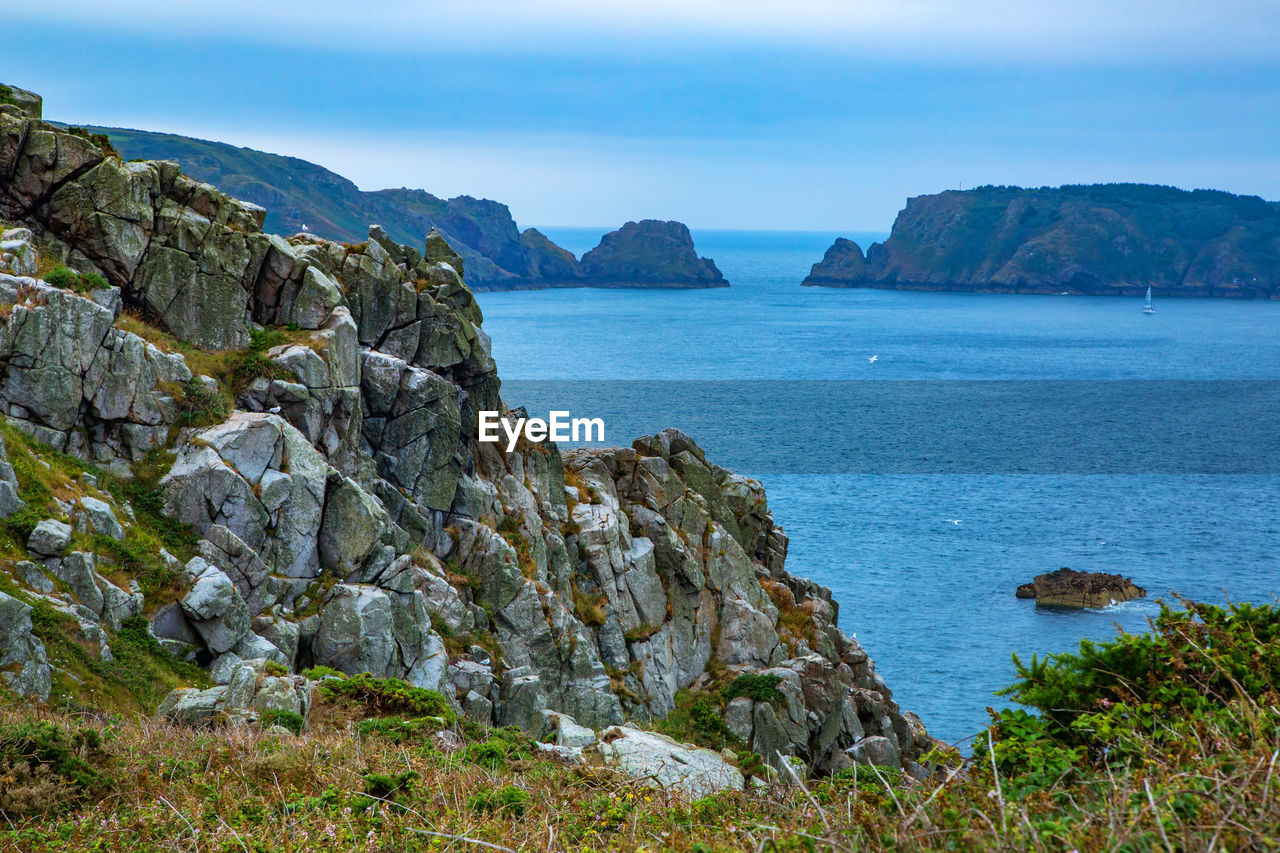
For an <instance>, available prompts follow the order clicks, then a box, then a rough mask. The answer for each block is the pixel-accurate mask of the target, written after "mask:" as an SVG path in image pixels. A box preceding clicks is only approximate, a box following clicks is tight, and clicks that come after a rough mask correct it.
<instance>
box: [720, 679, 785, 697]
mask: <svg viewBox="0 0 1280 853" xmlns="http://www.w3.org/2000/svg"><path fill="white" fill-rule="evenodd" d="M781 683H782V679H781V678H780V677H779V676H776V675H754V674H752V673H743V674H742V675H739V676H738V677H737V678H735V679H734V680H733V682H732V683H731V684H730V685H729V686H728V687H726V688H725V689H724V691H723V692H722V693H721V694H720V695H721V698H723V699H724V701H725V702H731V701H733V700H734V699H736V698H738V697H739V696H745V697H747V698H748V699H752V700H754V701H756V702H772V703H779V702H784V701H785V697H784V696H783V695H782V694H781V693H780V692H778V685H779V684H781Z"/></svg>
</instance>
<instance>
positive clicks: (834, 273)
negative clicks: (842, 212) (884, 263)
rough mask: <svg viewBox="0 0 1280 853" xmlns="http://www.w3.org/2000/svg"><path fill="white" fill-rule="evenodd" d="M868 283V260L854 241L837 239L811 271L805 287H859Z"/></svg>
mask: <svg viewBox="0 0 1280 853" xmlns="http://www.w3.org/2000/svg"><path fill="white" fill-rule="evenodd" d="M866 281H867V258H866V256H865V255H863V254H862V247H861V246H859V245H858V244H857V243H855V242H853V241H852V240H846V239H845V238H844V237H837V238H836V241H835V243H833V244H832V245H831V248H830V249H827V253H826V254H825V255H823V256H822V260H820V261H818V262H817V263H816V264H814V265H813V266H812V267H811V268H810V269H809V275H808V276H806V277H805V280H804V281H802V282H801V284H802V285H803V286H805V287H858V286H861V285H865V284H866Z"/></svg>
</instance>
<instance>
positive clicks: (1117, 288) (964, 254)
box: [803, 184, 1280, 299]
mask: <svg viewBox="0 0 1280 853" xmlns="http://www.w3.org/2000/svg"><path fill="white" fill-rule="evenodd" d="M803 284H804V285H806V286H817V287H879V288H898V289H903V290H953V291H982V292H997V293H1062V292H1067V293H1082V294H1108V295H1129V296H1136V295H1139V294H1141V293H1143V292H1144V291H1145V290H1146V289H1147V288H1148V287H1151V288H1153V289H1154V290H1155V291H1156V293H1157V294H1160V295H1164V296H1219V297H1237V298H1273V299H1274V298H1280V203H1276V202H1269V201H1264V200H1263V199H1261V198H1258V197H1257V196H1240V195H1233V194H1232V193H1227V192H1219V191H1215V190H1194V191H1186V190H1179V189H1175V188H1173V187H1165V186H1155V185H1149V184H1095V185H1088V186H1083V185H1075V186H1063V187H1057V188H1052V187H1041V188H1039V189H1023V188H1020V187H996V186H986V187H978V188H977V189H972V190H964V191H959V190H951V191H947V192H942V193H937V194H935V195H925V196H918V197H916V198H912V199H909V200H908V201H907V206H906V207H905V208H904V209H903V210H902V211H901V212H900V213H899V214H898V217H897V219H896V220H895V221H894V224H893V232H892V233H891V234H890V236H889V238H888V239H887V240H885V242H883V243H873V244H871V246H870V248H869V249H868V250H867V252H866V254H865V255H864V254H863V252H862V249H861V248H860V247H859V246H858V244H856V243H854V242H853V241H852V240H846V239H844V238H840V239H838V240H836V242H835V244H834V245H832V246H831V248H830V249H828V250H827V252H826V255H825V256H824V257H823V259H822V260H821V261H820V262H818V263H816V264H814V265H813V268H812V270H811V271H810V273H809V276H808V277H807V278H805V280H804V282H803Z"/></svg>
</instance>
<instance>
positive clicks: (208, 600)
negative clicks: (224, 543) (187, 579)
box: [182, 557, 252, 655]
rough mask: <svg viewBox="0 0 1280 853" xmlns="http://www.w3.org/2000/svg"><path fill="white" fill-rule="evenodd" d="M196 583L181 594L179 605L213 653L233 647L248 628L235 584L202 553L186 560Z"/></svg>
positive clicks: (226, 650)
mask: <svg viewBox="0 0 1280 853" xmlns="http://www.w3.org/2000/svg"><path fill="white" fill-rule="evenodd" d="M186 571H187V574H188V575H190V576H192V577H194V578H195V583H194V584H193V585H192V587H191V589H190V590H189V591H188V592H187V594H186V595H185V596H183V598H182V609H183V611H184V612H185V613H186V614H187V618H188V619H190V620H191V624H192V626H193V627H194V628H195V630H196V632H197V633H198V634H199V635H200V637H201V639H203V640H204V643H205V645H206V646H208V648H209V650H210V651H211V652H213V653H214V654H215V655H218V654H222V653H223V652H228V651H231V650H232V649H234V648H235V647H236V646H237V645H238V644H239V643H240V641H241V640H243V639H244V638H245V637H246V636H247V635H248V634H249V632H250V630H251V628H252V625H251V624H250V620H249V609H248V607H246V606H245V603H244V599H243V598H241V596H240V593H239V591H238V590H237V589H236V587H235V584H233V583H232V582H231V578H229V577H227V575H226V573H225V572H223V571H222V570H221V569H219V568H218V567H216V566H212V565H210V564H209V563H208V562H206V561H205V560H204V558H202V557H193V558H192V559H191V562H189V563H187V567H186Z"/></svg>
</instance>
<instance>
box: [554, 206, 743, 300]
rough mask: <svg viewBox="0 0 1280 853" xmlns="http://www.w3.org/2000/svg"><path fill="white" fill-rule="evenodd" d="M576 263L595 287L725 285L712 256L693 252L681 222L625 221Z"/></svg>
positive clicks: (691, 240) (691, 244) (685, 228)
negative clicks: (705, 256)
mask: <svg viewBox="0 0 1280 853" xmlns="http://www.w3.org/2000/svg"><path fill="white" fill-rule="evenodd" d="M579 266H580V268H581V271H582V278H583V279H584V281H585V282H586V283H588V284H591V285H592V286H595V287H633V286H649V287H728V286H729V282H727V281H725V278H724V276H723V275H722V274H721V273H720V270H719V269H718V268H717V267H716V264H715V261H713V260H711V259H710V258H700V257H698V253H697V251H695V250H694V247H693V235H691V234H690V233H689V228H688V226H686V225H685V224H684V223H683V222H661V221H659V220H656V219H645V220H642V221H640V222H628V223H627V224H625V225H623V226H622V227H621V228H619V229H618V230H617V231H610V232H609V233H608V234H605V235H604V237H603V238H601V240H600V245H598V246H596V247H595V248H594V249H592V250H591V251H589V252H587V253H586V254H585V255H583V256H582V261H581V263H580V264H579Z"/></svg>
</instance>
